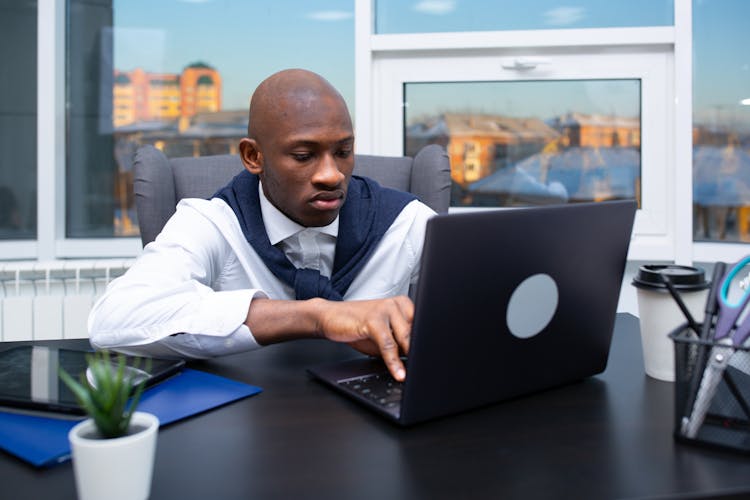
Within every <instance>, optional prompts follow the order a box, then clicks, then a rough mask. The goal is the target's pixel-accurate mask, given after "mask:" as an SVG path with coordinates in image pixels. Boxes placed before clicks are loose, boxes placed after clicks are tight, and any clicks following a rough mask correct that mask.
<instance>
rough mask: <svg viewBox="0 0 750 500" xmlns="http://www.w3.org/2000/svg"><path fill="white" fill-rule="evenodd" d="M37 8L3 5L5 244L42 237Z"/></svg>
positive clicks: (0, 220)
mask: <svg viewBox="0 0 750 500" xmlns="http://www.w3.org/2000/svg"><path fill="white" fill-rule="evenodd" d="M36 53H37V7H36V2H32V1H19V2H3V3H2V5H0V59H1V60H2V61H3V70H2V72H0V240H31V239H34V238H36V234H37V216H36V214H37V210H36V203H37V168H36V163H37V157H36V142H37V141H36V137H37V133H36V128H37V99H36V98H37V95H36V90H37V86H36V81H37V56H36Z"/></svg>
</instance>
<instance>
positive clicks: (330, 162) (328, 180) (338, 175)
mask: <svg viewBox="0 0 750 500" xmlns="http://www.w3.org/2000/svg"><path fill="white" fill-rule="evenodd" d="M344 178H345V176H344V174H343V173H342V172H341V170H340V169H339V166H338V163H336V158H335V157H334V155H333V154H331V153H326V154H324V155H323V156H322V157H321V159H320V162H319V163H318V167H317V168H316V169H315V174H314V176H313V183H315V184H324V185H326V186H338V185H339V184H340V183H341V182H343V181H344Z"/></svg>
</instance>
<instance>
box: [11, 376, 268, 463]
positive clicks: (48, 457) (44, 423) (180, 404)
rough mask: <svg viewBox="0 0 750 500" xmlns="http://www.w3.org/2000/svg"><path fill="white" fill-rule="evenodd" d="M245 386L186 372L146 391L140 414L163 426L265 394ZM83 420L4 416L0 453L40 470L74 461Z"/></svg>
mask: <svg viewBox="0 0 750 500" xmlns="http://www.w3.org/2000/svg"><path fill="white" fill-rule="evenodd" d="M261 390H262V389H261V388H260V387H256V386H253V385H248V384H244V383H242V382H237V381H235V380H230V379H228V378H224V377H220V376H218V375H213V374H210V373H206V372H201V371H198V370H192V369H189V368H186V369H184V370H182V371H181V372H180V373H179V374H177V375H175V376H174V377H172V378H170V379H168V380H165V381H164V382H161V383H160V384H157V385H155V386H153V387H150V388H149V389H147V390H146V391H144V393H143V396H142V397H141V402H140V404H139V405H138V411H144V412H148V413H153V414H154V415H156V416H157V417H158V418H159V423H160V425H167V424H170V423H172V422H176V421H178V420H182V419H183V418H187V417H190V416H192V415H196V414H198V413H202V412H204V411H207V410H211V409H213V408H217V407H219V406H222V405H225V404H227V403H231V402H232V401H236V400H238V399H242V398H246V397H248V396H252V395H254V394H257V393H259V392H261ZM78 422H80V420H67V419H60V418H48V417H38V416H32V415H23V414H19V413H7V412H0V449H3V450H5V451H7V452H8V453H11V454H12V455H15V456H17V457H18V458H21V459H23V460H25V461H27V462H29V463H30V464H32V465H34V466H36V467H45V466H49V465H53V464H56V463H60V462H64V461H66V460H68V459H69V458H70V443H68V431H70V429H71V428H73V426H74V425H76V424H77V423H78Z"/></svg>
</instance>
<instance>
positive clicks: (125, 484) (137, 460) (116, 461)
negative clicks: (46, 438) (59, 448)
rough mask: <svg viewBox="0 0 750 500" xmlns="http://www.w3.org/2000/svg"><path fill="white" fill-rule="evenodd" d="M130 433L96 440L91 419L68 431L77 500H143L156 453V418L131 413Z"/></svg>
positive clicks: (149, 484) (148, 491) (147, 489)
mask: <svg viewBox="0 0 750 500" xmlns="http://www.w3.org/2000/svg"><path fill="white" fill-rule="evenodd" d="M130 428H131V434H129V435H127V436H123V437H120V438H114V439H102V438H101V437H98V434H97V432H96V426H95V425H94V421H93V420H92V419H86V420H84V421H83V422H81V423H79V424H77V425H76V426H75V427H73V428H72V429H71V430H70V433H69V434H68V439H69V440H70V446H71V451H72V456H73V470H74V471H75V478H76V488H77V489H78V498H79V499H81V500H99V499H107V500H119V499H123V500H124V499H128V500H136V499H146V498H148V496H149V494H150V492H151V473H152V470H153V465H154V454H155V452H156V436H157V431H158V430H159V419H158V418H156V416H154V415H152V414H150V413H144V412H135V413H134V414H133V418H132V419H131V421H130Z"/></svg>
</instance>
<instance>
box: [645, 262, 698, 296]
mask: <svg viewBox="0 0 750 500" xmlns="http://www.w3.org/2000/svg"><path fill="white" fill-rule="evenodd" d="M662 276H664V277H667V278H668V279H669V280H670V281H671V282H672V284H673V285H674V287H675V289H677V290H681V291H692V290H703V289H706V288H708V287H709V284H710V283H709V282H708V281H706V273H705V271H704V270H703V269H701V268H700V267H690V266H678V265H677V264H665V265H662V264H646V265H644V266H641V267H640V268H639V269H638V274H636V275H635V277H634V278H633V286H635V287H637V288H647V289H650V290H654V289H664V290H666V288H667V285H665V284H664V281H663V280H662Z"/></svg>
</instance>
